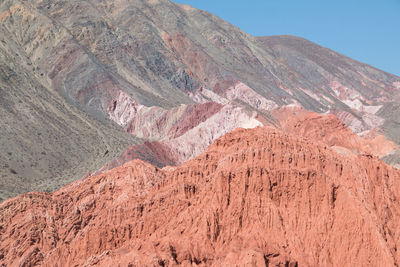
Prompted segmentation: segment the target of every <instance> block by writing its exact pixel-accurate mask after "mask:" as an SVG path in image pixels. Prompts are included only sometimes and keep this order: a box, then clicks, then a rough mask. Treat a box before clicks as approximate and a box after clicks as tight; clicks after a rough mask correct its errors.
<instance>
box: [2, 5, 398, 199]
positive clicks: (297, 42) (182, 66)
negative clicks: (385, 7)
mask: <svg viewBox="0 0 400 267" xmlns="http://www.w3.org/2000/svg"><path fill="white" fill-rule="evenodd" d="M0 55H1V56H0V109H1V110H0V126H1V127H0V166H1V168H0V200H1V199H7V198H9V197H11V196H15V195H17V194H19V193H23V192H28V191H36V190H40V191H43V190H45V191H54V190H55V189H57V188H59V187H60V186H62V185H65V184H68V183H70V182H71V181H73V180H76V179H79V178H81V177H83V176H88V175H90V174H91V173H96V172H98V171H99V170H100V169H101V170H105V169H109V168H111V167H116V166H119V165H121V164H122V163H124V162H126V161H128V160H132V159H135V158H139V159H142V160H145V161H147V162H150V163H152V164H155V165H157V166H159V167H162V166H165V165H176V164H181V163H183V162H185V161H186V160H188V159H190V158H193V157H195V156H196V155H198V154H200V153H201V152H203V151H204V150H205V149H206V148H207V147H208V146H209V145H210V144H211V143H212V142H213V141H214V140H215V139H216V138H218V137H220V136H222V135H224V134H225V133H228V132H230V131H232V130H233V129H235V128H238V127H242V128H253V127H256V126H261V125H272V126H274V127H277V128H279V125H278V124H277V123H276V122H277V118H276V117H275V116H274V115H273V114H276V112H275V111H276V109H277V108H279V107H284V106H296V107H302V108H304V109H306V110H310V111H314V112H318V113H331V114H334V115H336V116H337V117H338V118H339V119H340V120H341V121H342V122H343V123H345V124H346V125H347V126H348V127H349V128H350V129H351V130H352V131H353V132H355V133H357V134H362V135H370V133H369V131H372V135H374V134H378V135H383V136H384V137H385V138H386V139H387V140H390V141H392V142H394V143H395V144H396V145H398V144H399V141H400V140H399V139H398V134H399V133H400V128H399V125H400V122H399V118H400V116H399V115H400V114H399V113H400V109H399V107H400V104H399V103H400V102H399V97H398V95H399V92H400V77H397V76H395V75H391V74H388V73H385V72H383V71H380V70H378V69H375V68H373V67H371V66H368V65H366V64H363V63H360V62H357V61H354V60H352V59H350V58H347V57H345V56H343V55H340V54H338V53H336V52H334V51H332V50H330V49H327V48H323V47H320V46H318V45H316V44H313V43H311V42H309V41H307V40H304V39H301V38H298V37H294V36H272V37H253V36H250V35H248V34H246V33H245V32H242V31H241V30H239V29H238V28H236V27H234V26H232V25H231V24H229V23H227V22H225V21H223V20H221V19H220V18H218V17H216V16H214V15H212V14H210V13H208V12H205V11H202V10H198V9H195V8H192V7H189V6H185V5H178V4H175V3H173V2H170V1H168V0H154V1H153V0H152V1H150V0H135V1H126V0H112V1H102V0H85V1H77V0H72V1H62V0H56V1H53V0H51V1H50V0H25V1H22V0H4V1H1V3H0ZM399 153H400V152H397V151H391V153H388V154H387V155H384V154H382V155H380V157H382V158H383V159H384V160H385V161H386V162H388V163H390V164H392V165H396V164H398V163H399V160H400V157H399V156H398V155H399Z"/></svg>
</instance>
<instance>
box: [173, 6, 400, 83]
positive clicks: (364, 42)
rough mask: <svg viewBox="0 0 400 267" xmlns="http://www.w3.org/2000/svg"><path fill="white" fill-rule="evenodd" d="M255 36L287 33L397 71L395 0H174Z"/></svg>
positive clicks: (399, 22)
mask: <svg viewBox="0 0 400 267" xmlns="http://www.w3.org/2000/svg"><path fill="white" fill-rule="evenodd" d="M174 2H177V3H181V4H189V5H191V6H193V7H196V8H200V9H203V10H207V11H209V12H211V13H213V14H215V15H217V16H219V17H221V18H223V19H224V20H227V21H229V22H230V23H232V24H234V25H235V26H237V27H239V28H240V29H242V30H244V31H245V32H247V33H250V34H252V35H256V36H267V35H279V34H290V35H296V36H300V37H303V38H306V39H308V40H310V41H313V42H315V43H317V44H320V45H322V46H325V47H329V48H331V49H333V50H335V51H337V52H339V53H342V54H344V55H346V56H349V57H351V58H354V59H356V60H359V61H361V62H364V63H367V64H370V65H372V66H374V67H377V68H379V69H382V70H384V71H387V72H390V73H393V74H396V75H398V76H400V0H335V1H327V0H251V1H239V0H230V1H229V0H176V1H174Z"/></svg>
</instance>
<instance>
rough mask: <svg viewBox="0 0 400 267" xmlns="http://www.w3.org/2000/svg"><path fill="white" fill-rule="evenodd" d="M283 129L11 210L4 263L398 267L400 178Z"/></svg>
mask: <svg viewBox="0 0 400 267" xmlns="http://www.w3.org/2000/svg"><path fill="white" fill-rule="evenodd" d="M322 141H323V140H321V141H318V140H311V139H307V138H303V137H298V136H295V135H292V134H289V133H284V132H282V131H279V130H276V129H272V128H261V127H258V128H255V129H249V130H244V129H237V130H235V131H234V132H232V133H230V134H227V135H225V136H223V137H221V138H219V139H218V140H217V141H216V142H215V143H214V144H213V145H211V146H210V147H209V148H208V149H207V151H205V152H204V153H202V154H201V155H199V156H198V157H196V158H194V159H192V160H190V161H188V162H186V163H185V164H183V165H181V166H179V167H166V168H164V169H158V168H155V167H154V166H152V165H150V164H147V163H144V162H142V161H139V160H135V161H131V162H129V163H126V164H125V165H123V166H121V167H118V168H115V169H113V170H111V171H109V172H106V173H104V174H101V175H99V176H93V177H89V178H88V179H86V180H82V181H78V182H75V183H73V184H71V185H68V186H66V187H64V188H62V189H61V190H59V191H57V192H55V193H54V194H47V193H30V194H25V195H21V196H19V197H17V198H13V199H10V200H7V201H5V202H3V203H2V204H1V205H0V231H1V235H0V258H1V261H2V263H4V264H7V265H10V266H13V265H16V266H18V265H24V264H25V265H26V266H29V265H41V266H91V265H99V266H153V265H155V266H157V265H159V266H174V265H186V266H193V265H202V266H235V265H240V266H262V265H264V266H278V265H281V266H296V265H299V266H353V265H360V266H396V265H398V264H400V260H399V259H400V252H399V250H398V246H399V241H400V231H399V229H400V228H399V222H400V205H399V202H398V201H399V199H400V193H399V192H400V180H399V179H400V171H398V170H396V169H393V168H392V167H390V166H388V165H386V164H384V163H383V162H382V161H381V160H379V159H378V158H376V157H374V156H371V155H365V154H359V155H356V154H346V155H342V154H338V153H336V152H335V151H334V150H333V149H331V148H330V147H329V145H327V144H325V143H323V142H322Z"/></svg>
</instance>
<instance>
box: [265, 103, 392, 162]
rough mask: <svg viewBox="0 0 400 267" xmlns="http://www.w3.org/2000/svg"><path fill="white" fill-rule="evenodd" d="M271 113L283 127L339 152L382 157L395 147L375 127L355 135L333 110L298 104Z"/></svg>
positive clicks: (389, 153) (390, 152)
mask: <svg viewBox="0 0 400 267" xmlns="http://www.w3.org/2000/svg"><path fill="white" fill-rule="evenodd" d="M273 114H274V116H275V118H277V119H278V121H279V126H278V127H280V128H281V129H283V130H284V131H287V132H289V133H292V134H296V135H299V136H303V137H305V138H308V139H312V140H319V141H322V142H324V143H325V144H327V145H329V146H330V147H332V148H334V149H335V150H337V151H340V153H354V154H362V153H366V154H371V155H374V156H376V157H379V158H383V157H385V156H388V155H391V154H393V153H394V152H395V151H397V150H398V147H397V146H396V145H395V144H394V143H393V142H391V141H390V140H387V139H386V138H385V137H384V136H383V135H382V132H381V130H379V129H378V128H375V129H373V130H371V131H366V132H363V133H361V134H359V135H357V134H355V133H354V132H352V131H351V130H350V129H349V128H348V127H347V126H346V125H345V124H344V123H343V122H342V121H341V120H340V119H339V118H338V117H336V116H334V115H332V114H317V113H314V112H310V111H306V110H304V109H302V108H299V107H282V108H280V109H276V110H274V111H273Z"/></svg>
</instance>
